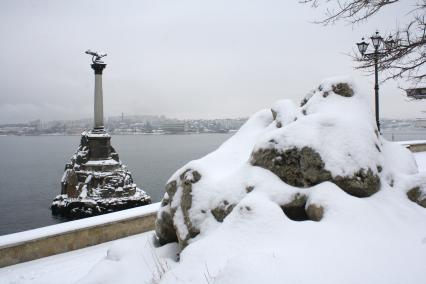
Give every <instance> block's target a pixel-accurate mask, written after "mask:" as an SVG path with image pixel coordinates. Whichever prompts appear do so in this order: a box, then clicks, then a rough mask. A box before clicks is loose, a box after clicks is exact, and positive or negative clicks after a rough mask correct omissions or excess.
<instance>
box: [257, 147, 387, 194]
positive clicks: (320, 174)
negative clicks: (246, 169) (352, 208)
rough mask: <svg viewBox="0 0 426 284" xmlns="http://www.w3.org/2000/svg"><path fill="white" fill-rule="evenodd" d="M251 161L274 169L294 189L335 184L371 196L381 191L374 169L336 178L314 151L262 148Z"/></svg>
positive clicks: (307, 149) (351, 192)
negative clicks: (294, 187)
mask: <svg viewBox="0 0 426 284" xmlns="http://www.w3.org/2000/svg"><path fill="white" fill-rule="evenodd" d="M250 162H251V164H252V165H253V166H259V167H262V168H265V169H268V170H270V171H271V172H273V173H274V174H276V175H277V176H278V177H279V178H280V179H281V180H282V181H284V182H285V183H287V184H290V185H292V186H297V187H311V186H314V185H317V184H319V183H321V182H324V181H331V182H333V183H335V184H336V185H338V186H339V187H340V188H341V189H343V190H344V191H345V192H346V193H348V194H350V195H353V196H357V197H368V196H371V195H372V194H374V193H376V192H377V191H378V190H379V189H380V178H379V176H378V175H377V174H374V173H373V171H372V170H371V169H367V170H365V169H360V170H359V171H358V172H356V173H355V174H353V175H351V176H335V177H333V176H332V174H331V173H330V172H329V171H327V170H326V169H325V168H324V162H323V160H322V158H321V156H320V155H319V154H318V153H317V152H316V151H315V150H313V149H312V148H309V147H302V148H301V149H299V148H291V149H288V150H285V151H283V152H281V151H278V150H277V149H275V148H269V149H260V150H258V151H255V152H253V153H252V156H251V159H250Z"/></svg>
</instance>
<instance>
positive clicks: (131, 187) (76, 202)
mask: <svg viewBox="0 0 426 284" xmlns="http://www.w3.org/2000/svg"><path fill="white" fill-rule="evenodd" d="M110 140H111V136H110V135H109V134H108V133H106V132H105V131H104V130H103V129H94V130H92V131H85V132H83V133H82V135H81V142H80V146H79V148H78V150H77V152H76V153H75V154H74V155H73V156H72V157H71V161H70V163H68V164H66V166H65V172H64V174H63V176H62V180H61V194H60V195H58V196H56V198H55V199H54V200H53V203H52V206H51V210H52V214H54V215H61V216H63V217H66V218H68V219H78V218H84V217H89V216H94V215H99V214H104V213H108V212H113V211H118V210H123V209H128V208H132V207H137V206H143V205H147V204H150V203H151V197H150V196H149V195H148V194H147V193H146V192H145V191H143V190H142V189H140V188H138V187H137V186H136V184H135V183H134V182H133V179H132V174H131V172H130V171H129V170H128V169H127V167H126V166H125V165H124V164H123V163H122V162H121V161H120V159H119V157H118V154H117V152H116V151H115V150H114V148H113V147H112V146H111V143H110Z"/></svg>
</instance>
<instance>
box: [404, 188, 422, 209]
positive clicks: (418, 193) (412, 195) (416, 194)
mask: <svg viewBox="0 0 426 284" xmlns="http://www.w3.org/2000/svg"><path fill="white" fill-rule="evenodd" d="M407 196H408V198H409V199H410V200H411V201H413V202H416V203H417V204H419V205H420V206H422V207H424V208H426V193H425V192H423V191H422V190H421V189H420V187H414V188H412V189H410V190H409V191H408V192H407Z"/></svg>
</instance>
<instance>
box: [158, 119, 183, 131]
mask: <svg viewBox="0 0 426 284" xmlns="http://www.w3.org/2000/svg"><path fill="white" fill-rule="evenodd" d="M159 128H160V129H161V130H163V131H164V132H165V133H170V134H175V133H183V132H185V122H182V121H176V122H171V121H169V122H163V123H161V124H160V125H159Z"/></svg>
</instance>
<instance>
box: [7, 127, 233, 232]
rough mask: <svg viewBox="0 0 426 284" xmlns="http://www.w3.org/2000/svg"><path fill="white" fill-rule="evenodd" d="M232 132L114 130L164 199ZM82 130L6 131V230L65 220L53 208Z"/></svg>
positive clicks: (137, 176) (138, 172) (130, 161)
mask: <svg viewBox="0 0 426 284" xmlns="http://www.w3.org/2000/svg"><path fill="white" fill-rule="evenodd" d="M230 136H231V134H196V135H137V136H136V135H135V136H129V135H126V136H112V139H111V143H112V145H113V146H114V148H115V149H116V150H117V152H118V154H119V155H120V159H121V160H122V161H123V162H124V163H125V164H126V165H127V166H128V168H129V170H130V171H131V172H132V174H133V179H134V180H135V182H136V183H137V184H138V186H139V187H140V188H142V189H144V190H145V191H146V192H148V193H149V194H150V195H151V197H152V200H153V202H157V201H160V200H161V198H162V196H163V194H164V185H165V183H166V181H167V180H168V179H169V177H170V176H171V175H172V174H173V173H174V172H175V171H176V170H177V169H178V168H180V167H182V166H183V165H184V164H186V163H187V162H188V161H190V160H193V159H197V158H200V157H202V156H204V155H205V154H207V153H209V152H211V151H212V150H214V149H216V148H217V147H218V146H219V145H220V144H222V142H224V141H225V140H226V139H228V138H229V137H230ZM79 142H80V137H79V136H3V137H0V235H4V234H9V233H14V232H19V231H24V230H29V229H33V228H38V227H43V226H47V225H51V224H55V223H60V222H64V221H65V220H62V219H60V218H58V217H54V216H52V215H51V213H50V204H51V202H52V200H53V198H54V197H55V196H56V195H57V194H59V193H60V179H61V177H62V173H63V171H64V167H65V163H66V162H68V160H69V158H70V156H71V155H72V154H73V153H74V152H75V151H76V150H77V147H78V144H79Z"/></svg>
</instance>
